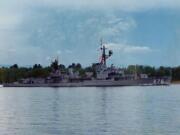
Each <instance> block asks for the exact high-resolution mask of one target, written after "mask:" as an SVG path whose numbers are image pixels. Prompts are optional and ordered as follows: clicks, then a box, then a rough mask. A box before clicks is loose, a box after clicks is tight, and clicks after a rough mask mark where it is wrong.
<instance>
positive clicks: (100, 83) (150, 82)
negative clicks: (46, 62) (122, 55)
mask: <svg viewBox="0 0 180 135" xmlns="http://www.w3.org/2000/svg"><path fill="white" fill-rule="evenodd" d="M170 82H171V81H170V79H168V80H155V79H141V80H118V81H114V80H90V81H82V82H61V83H43V84H13V83H9V84H3V86H4V87H110V86H111V87H113V86H156V85H169V84H170Z"/></svg>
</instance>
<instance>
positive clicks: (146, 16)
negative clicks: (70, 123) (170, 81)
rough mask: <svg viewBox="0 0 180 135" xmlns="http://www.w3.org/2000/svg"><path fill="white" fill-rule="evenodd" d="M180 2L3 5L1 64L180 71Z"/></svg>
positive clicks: (51, 0)
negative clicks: (104, 52) (108, 52)
mask: <svg viewBox="0 0 180 135" xmlns="http://www.w3.org/2000/svg"><path fill="white" fill-rule="evenodd" d="M179 13H180V1H179V0H73V1H70V0H31V1H30V0H13V1H12V0H1V1H0V64H1V65H2V64H14V63H17V64H19V65H32V64H35V63H40V64H43V65H48V64H49V63H50V62H51V60H52V59H53V58H55V57H59V60H60V62H61V63H62V64H66V65H68V64H71V63H72V62H80V63H82V64H83V65H85V66H87V65H91V63H93V62H98V60H99V53H100V52H99V46H100V45H99V43H100V42H99V40H100V39H101V38H103V41H104V44H105V45H106V46H107V47H108V48H109V49H112V50H113V52H114V54H113V56H112V57H111V58H110V59H109V62H108V63H109V64H111V63H114V64H115V65H116V66H126V65H128V64H144V65H152V66H160V65H164V66H177V65H180V55H179V53H180V14H179Z"/></svg>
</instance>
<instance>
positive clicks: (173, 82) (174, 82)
mask: <svg viewBox="0 0 180 135" xmlns="http://www.w3.org/2000/svg"><path fill="white" fill-rule="evenodd" d="M171 83H172V84H180V80H179V81H172V82H171Z"/></svg>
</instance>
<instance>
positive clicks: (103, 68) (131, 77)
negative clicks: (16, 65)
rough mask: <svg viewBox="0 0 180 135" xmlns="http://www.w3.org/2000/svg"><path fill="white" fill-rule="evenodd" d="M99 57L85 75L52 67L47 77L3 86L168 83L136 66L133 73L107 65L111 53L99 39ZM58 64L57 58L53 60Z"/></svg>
mask: <svg viewBox="0 0 180 135" xmlns="http://www.w3.org/2000/svg"><path fill="white" fill-rule="evenodd" d="M100 50H101V57H100V61H99V62H98V63H94V64H93V68H94V71H95V73H92V72H86V73H85V74H86V77H80V76H79V73H78V72H74V71H73V69H72V68H69V71H68V73H62V72H61V71H60V69H54V70H53V71H52V73H51V74H50V75H49V76H48V77H47V78H26V79H21V80H20V81H18V82H14V83H7V84H3V86H4V87H112V86H157V85H170V83H171V77H170V76H163V77H156V76H154V77H149V76H148V75H147V74H138V73H137V72H136V66H135V69H134V73H133V74H126V73H125V72H124V70H123V69H121V68H116V67H114V66H113V65H111V66H110V67H108V66H107V64H106V61H107V60H108V58H110V57H111V56H112V55H113V51H112V50H108V48H106V46H105V45H103V43H102V40H101V47H100ZM107 51H108V52H107ZM55 64H56V65H58V60H55Z"/></svg>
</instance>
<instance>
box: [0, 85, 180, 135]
mask: <svg viewBox="0 0 180 135" xmlns="http://www.w3.org/2000/svg"><path fill="white" fill-rule="evenodd" d="M0 135H180V85H172V86H168V87H165V86H163V87H161V86H158V87H114V88H0Z"/></svg>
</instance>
